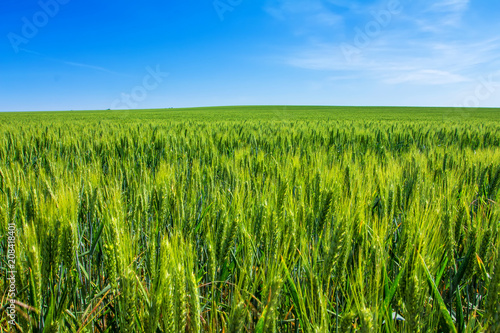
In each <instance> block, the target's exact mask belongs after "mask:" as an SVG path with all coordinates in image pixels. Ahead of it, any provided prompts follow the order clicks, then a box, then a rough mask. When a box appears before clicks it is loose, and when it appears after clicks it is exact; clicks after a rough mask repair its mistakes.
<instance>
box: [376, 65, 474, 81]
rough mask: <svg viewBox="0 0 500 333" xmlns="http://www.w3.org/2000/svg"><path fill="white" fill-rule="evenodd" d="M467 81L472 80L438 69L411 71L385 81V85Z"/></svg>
mask: <svg viewBox="0 0 500 333" xmlns="http://www.w3.org/2000/svg"><path fill="white" fill-rule="evenodd" d="M466 81H470V80H469V79H467V78H465V77H464V76H462V75H459V74H453V73H450V72H447V71H442V70H436V69H421V70H416V71H410V72H408V73H405V74H402V75H399V76H396V77H393V78H388V79H385V80H384V82H385V83H389V84H400V83H415V84H425V85H441V84H451V83H460V82H466Z"/></svg>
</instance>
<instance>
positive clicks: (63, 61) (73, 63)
mask: <svg viewBox="0 0 500 333" xmlns="http://www.w3.org/2000/svg"><path fill="white" fill-rule="evenodd" d="M19 50H20V51H22V52H26V53H29V54H33V55H36V56H39V57H42V58H44V59H45V60H49V61H54V62H58V63H61V64H64V65H67V66H72V67H80V68H87V69H91V70H95V71H100V72H104V73H108V74H113V75H120V76H129V75H126V74H123V73H118V72H115V71H112V70H109V69H107V68H104V67H100V66H95V65H90V64H84V63H79V62H74V61H67V60H62V59H58V58H54V57H51V56H48V55H46V54H42V53H40V52H36V51H33V50H28V49H24V48H20V49H19Z"/></svg>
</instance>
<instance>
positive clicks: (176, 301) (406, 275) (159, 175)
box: [0, 107, 500, 333]
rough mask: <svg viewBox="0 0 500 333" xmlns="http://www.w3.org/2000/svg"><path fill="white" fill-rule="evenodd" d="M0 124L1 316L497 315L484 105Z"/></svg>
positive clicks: (7, 117) (177, 324) (73, 324)
mask: <svg viewBox="0 0 500 333" xmlns="http://www.w3.org/2000/svg"><path fill="white" fill-rule="evenodd" d="M0 124H1V125H0V258H1V259H0V292H1V304H0V306H1V312H0V327H1V329H2V331H9V329H10V328H12V326H10V325H11V324H12V323H13V321H12V320H13V319H12V317H11V316H9V315H11V314H12V315H13V316H14V317H15V325H16V329H17V330H18V331H23V332H151V333H153V332H226V333H227V332H229V333H232V332H259V333H260V332H262V333H272V332H412V333H413V332H500V250H499V249H500V207H499V203H498V200H500V194H499V192H500V149H499V147H500V109H482V110H472V111H467V112H464V111H463V110H462V111H457V110H452V109H408V108H406V109H405V108H386V109H384V108H319V107H318V108H305V107H303V108H300V107H260V108H251V107H247V108H219V109H217V108H209V109H186V110H149V111H123V112H118V111H109V112H75V113H70V112H64V113H33V114H29V113H18V114H15V113H5V114H0ZM12 230H15V232H12ZM9 231H10V232H9ZM12 290H15V292H14V293H13V292H12ZM11 300H12V302H13V303H12V302H11ZM11 304H12V305H11Z"/></svg>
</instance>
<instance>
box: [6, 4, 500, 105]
mask: <svg viewBox="0 0 500 333" xmlns="http://www.w3.org/2000/svg"><path fill="white" fill-rule="evenodd" d="M498 17H500V2H498V1H491V0H488V1H487V0H475V1H471V0H434V1H428V0H420V1H417V0H383V1H375V0H370V1H368V0H366V1H348V0H252V1H250V0H216V1H213V0H188V1H186V0H184V1H173V0H162V1H160V0H158V1H156V0H144V1H142V2H127V1H115V0H108V1H96V0H86V1H81V0H41V1H31V0H22V1H19V0H3V1H2V4H0V21H1V22H2V25H1V26H0V37H1V39H0V57H1V61H0V111H20V110H77V109H79V110H88V109H108V108H112V109H115V108H117V109H128V108H162V107H192V106H216V105H403V106H404V105H412V106H471V107H476V106H492V107H500V33H499V31H500V20H499V19H498Z"/></svg>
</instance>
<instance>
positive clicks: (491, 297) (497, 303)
mask: <svg viewBox="0 0 500 333" xmlns="http://www.w3.org/2000/svg"><path fill="white" fill-rule="evenodd" d="M486 318H487V320H488V324H489V328H488V332H491V333H493V332H499V331H500V250H498V251H497V253H496V259H495V261H494V266H493V270H492V274H491V281H490V283H489V286H488V296H487V299H486Z"/></svg>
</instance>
